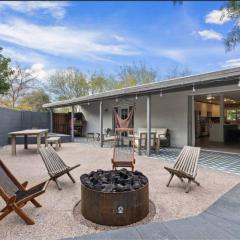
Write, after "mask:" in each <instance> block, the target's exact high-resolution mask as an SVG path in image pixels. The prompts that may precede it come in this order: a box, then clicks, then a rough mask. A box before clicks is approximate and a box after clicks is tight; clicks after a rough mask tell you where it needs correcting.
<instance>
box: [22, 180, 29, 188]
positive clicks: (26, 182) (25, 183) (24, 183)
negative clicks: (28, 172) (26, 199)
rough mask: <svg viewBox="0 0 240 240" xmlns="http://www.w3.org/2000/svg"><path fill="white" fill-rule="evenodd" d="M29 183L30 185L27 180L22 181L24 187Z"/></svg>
mask: <svg viewBox="0 0 240 240" xmlns="http://www.w3.org/2000/svg"><path fill="white" fill-rule="evenodd" d="M27 185H28V181H25V182H23V183H22V186H23V188H24V189H26V187H27Z"/></svg>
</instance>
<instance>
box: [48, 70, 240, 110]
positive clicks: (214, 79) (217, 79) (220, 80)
mask: <svg viewBox="0 0 240 240" xmlns="http://www.w3.org/2000/svg"><path fill="white" fill-rule="evenodd" d="M239 77H240V67H237V68H230V69H226V70H221V71H216V72H210V73H204V74H198V75H191V76H186V77H180V78H173V79H169V80H164V81H159V82H154V83H148V84H142V85H138V86H133V87H127V88H122V89H116V90H111V91H106V92H103V93H98V94H93V95H88V96H84V97H78V98H72V99H69V100H64V101H57V102H53V103H47V104H44V105H43V107H44V108H59V107H67V106H73V105H81V104H85V103H88V102H95V101H101V100H106V99H113V98H120V97H133V96H135V95H136V94H138V95H139V96H141V95H148V94H155V93H159V91H160V90H163V91H164V92H165V93H166V92H178V91H185V90H189V89H191V88H192V87H193V85H194V86H195V88H197V89H200V88H208V87H216V86H224V85H231V84H235V83H237V82H238V81H239Z"/></svg>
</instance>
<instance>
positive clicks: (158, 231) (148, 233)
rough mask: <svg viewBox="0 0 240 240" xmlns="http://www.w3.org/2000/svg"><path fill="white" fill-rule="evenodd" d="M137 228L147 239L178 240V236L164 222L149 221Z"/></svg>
mask: <svg viewBox="0 0 240 240" xmlns="http://www.w3.org/2000/svg"><path fill="white" fill-rule="evenodd" d="M135 228H136V230H137V231H138V232H139V233H140V235H141V237H142V238H143V239H147V240H163V239H164V240H166V239H172V240H176V239H177V238H176V237H175V236H174V235H173V234H172V233H171V232H170V231H169V229H168V228H166V226H164V224H162V223H158V222H155V223H149V224H146V225H140V226H137V227H135Z"/></svg>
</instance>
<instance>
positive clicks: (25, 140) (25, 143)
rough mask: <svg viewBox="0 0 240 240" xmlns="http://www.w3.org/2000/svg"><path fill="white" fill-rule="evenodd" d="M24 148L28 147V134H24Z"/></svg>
mask: <svg viewBox="0 0 240 240" xmlns="http://www.w3.org/2000/svg"><path fill="white" fill-rule="evenodd" d="M24 149H28V136H27V135H24Z"/></svg>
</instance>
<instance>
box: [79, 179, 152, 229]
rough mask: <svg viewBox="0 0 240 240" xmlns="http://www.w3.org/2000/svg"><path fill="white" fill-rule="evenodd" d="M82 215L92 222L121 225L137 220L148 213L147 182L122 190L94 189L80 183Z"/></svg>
mask: <svg viewBox="0 0 240 240" xmlns="http://www.w3.org/2000/svg"><path fill="white" fill-rule="evenodd" d="M81 211H82V215H83V216H84V217H85V218H86V219H87V220H90V221H92V222H94V223H97V224H101V225H107V226H123V225H129V224H132V223H135V222H138V221H140V220H142V219H143V218H145V217H146V216H147V215H148V213H149V190H148V183H146V184H145V185H144V186H143V187H141V188H138V189H134V190H131V191H123V192H103V191H96V190H93V189H91V188H89V187H86V186H85V185H84V184H83V183H82V185H81Z"/></svg>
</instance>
